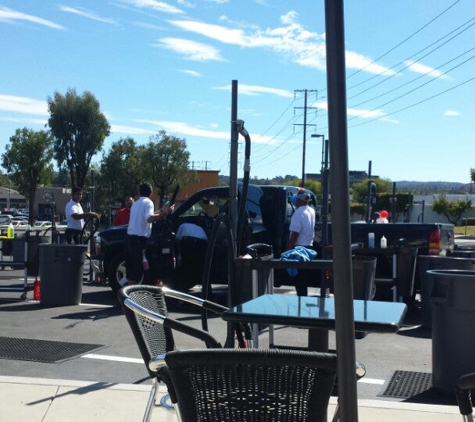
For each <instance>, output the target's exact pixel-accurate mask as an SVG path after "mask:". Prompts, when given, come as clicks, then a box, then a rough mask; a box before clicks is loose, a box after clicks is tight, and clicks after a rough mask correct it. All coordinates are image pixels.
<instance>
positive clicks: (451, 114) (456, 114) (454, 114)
mask: <svg viewBox="0 0 475 422" xmlns="http://www.w3.org/2000/svg"><path fill="white" fill-rule="evenodd" d="M444 116H460V112H458V111H456V110H447V111H446V112H445V113H444Z"/></svg>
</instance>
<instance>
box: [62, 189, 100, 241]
mask: <svg viewBox="0 0 475 422" xmlns="http://www.w3.org/2000/svg"><path fill="white" fill-rule="evenodd" d="M81 198H82V189H81V188H73V190H72V191H71V200H70V201H69V202H68V203H67V204H66V207H65V214H66V221H67V225H66V231H65V233H64V236H65V239H66V243H69V244H80V243H82V239H80V236H81V233H82V229H83V227H84V220H85V219H86V218H89V217H93V218H98V215H97V213H95V212H84V211H83V209H82V206H81V203H80V201H81Z"/></svg>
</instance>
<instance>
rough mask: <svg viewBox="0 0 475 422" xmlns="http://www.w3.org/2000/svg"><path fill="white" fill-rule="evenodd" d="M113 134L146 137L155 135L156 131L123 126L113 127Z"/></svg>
mask: <svg viewBox="0 0 475 422" xmlns="http://www.w3.org/2000/svg"><path fill="white" fill-rule="evenodd" d="M111 133H123V134H127V135H146V134H151V135H153V134H155V133H156V131H153V130H147V129H142V128H138V127H133V126H123V125H111Z"/></svg>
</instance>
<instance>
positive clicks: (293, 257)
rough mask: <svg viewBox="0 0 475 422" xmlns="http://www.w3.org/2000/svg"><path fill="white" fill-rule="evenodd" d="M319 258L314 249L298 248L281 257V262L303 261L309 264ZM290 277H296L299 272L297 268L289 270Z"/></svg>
mask: <svg viewBox="0 0 475 422" xmlns="http://www.w3.org/2000/svg"><path fill="white" fill-rule="evenodd" d="M316 257H317V253H316V252H315V251H314V250H313V249H308V248H306V247H305V246H296V247H295V248H294V249H290V250H289V251H286V252H284V253H282V254H281V255H280V260H281V261H302V262H308V261H311V260H312V259H314V258H316ZM287 272H288V273H289V275H290V276H292V277H295V276H296V275H297V274H298V273H299V272H298V270H297V269H296V268H287Z"/></svg>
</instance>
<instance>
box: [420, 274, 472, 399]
mask: <svg viewBox="0 0 475 422" xmlns="http://www.w3.org/2000/svg"><path fill="white" fill-rule="evenodd" d="M428 273H429V274H430V275H431V276H432V277H433V286H432V292H431V305H432V385H433V387H434V388H436V389H438V390H441V391H443V392H447V393H453V392H454V389H455V385H456V382H457V380H458V379H459V378H460V377H461V376H462V375H465V374H468V373H470V372H475V359H474V358H473V350H474V349H475V306H474V303H475V271H465V270H429V271H428Z"/></svg>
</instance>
